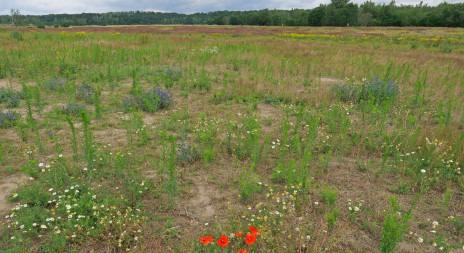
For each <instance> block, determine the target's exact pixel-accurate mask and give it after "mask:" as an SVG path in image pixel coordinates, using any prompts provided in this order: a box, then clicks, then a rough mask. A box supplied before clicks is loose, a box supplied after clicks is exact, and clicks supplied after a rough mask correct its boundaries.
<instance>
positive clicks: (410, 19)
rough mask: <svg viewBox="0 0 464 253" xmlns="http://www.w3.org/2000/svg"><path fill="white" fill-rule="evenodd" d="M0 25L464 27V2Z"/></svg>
mask: <svg viewBox="0 0 464 253" xmlns="http://www.w3.org/2000/svg"><path fill="white" fill-rule="evenodd" d="M0 23H2V24H13V25H15V26H22V25H35V26H38V27H44V26H55V27H59V26H62V27H67V26H84V25H102V26H105V25H149V24H167V25H168V24H169V25H172V24H184V25H196V24H198V25H205V24H207V25H259V26H428V27H433V26H438V27H464V3H455V4H450V3H446V2H443V3H441V4H439V5H437V6H428V5H427V4H423V3H422V2H421V3H420V4H418V5H415V6H413V5H396V4H395V1H392V2H390V3H389V4H376V3H374V2H372V1H366V2H364V3H363V4H361V5H358V4H355V3H351V2H350V1H349V0H332V1H331V3H330V4H326V5H324V4H321V5H320V6H319V7H316V8H314V9H309V10H305V9H292V10H277V9H274V10H269V9H263V10H253V11H213V12H206V13H193V14H180V13H163V12H148V11H125V12H108V13H82V14H47V15H20V13H19V10H11V15H2V16H0Z"/></svg>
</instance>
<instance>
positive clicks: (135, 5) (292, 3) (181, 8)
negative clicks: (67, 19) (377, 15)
mask: <svg viewBox="0 0 464 253" xmlns="http://www.w3.org/2000/svg"><path fill="white" fill-rule="evenodd" d="M352 2H354V3H357V4H361V3H363V2H365V0H352ZM374 2H376V3H389V2H390V0H374ZM419 2H420V1H415V0H397V1H396V4H414V5H415V4H418V3H419ZM423 2H424V4H428V5H437V4H439V3H441V2H443V0H424V1H423ZM446 2H448V3H457V2H462V0H446ZM327 3H330V0H235V1H224V0H171V1H163V0H0V14H3V15H5V14H9V13H10V10H11V9H19V11H20V12H21V14H30V15H40V14H50V13H54V14H58V13H82V12H91V13H95V12H110V11H133V10H140V11H162V12H178V13H187V14H190V13H194V12H208V11H216V10H261V9H265V8H268V9H291V8H300V9H311V8H314V7H317V6H319V4H327Z"/></svg>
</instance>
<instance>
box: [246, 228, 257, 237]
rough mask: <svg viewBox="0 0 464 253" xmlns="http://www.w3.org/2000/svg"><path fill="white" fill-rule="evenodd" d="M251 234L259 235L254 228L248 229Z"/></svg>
mask: <svg viewBox="0 0 464 253" xmlns="http://www.w3.org/2000/svg"><path fill="white" fill-rule="evenodd" d="M248 229H249V230H250V232H251V233H252V234H255V235H259V230H258V229H256V228H255V227H249V228H248Z"/></svg>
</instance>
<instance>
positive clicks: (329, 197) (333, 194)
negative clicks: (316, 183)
mask: <svg viewBox="0 0 464 253" xmlns="http://www.w3.org/2000/svg"><path fill="white" fill-rule="evenodd" d="M319 194H321V196H322V201H324V202H325V203H327V204H328V205H329V206H330V207H331V208H333V207H334V205H335V202H336V201H337V199H338V194H337V190H331V189H329V188H328V187H327V186H326V187H324V188H323V189H322V190H321V191H320V192H319Z"/></svg>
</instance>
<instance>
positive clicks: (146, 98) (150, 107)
mask: <svg viewBox="0 0 464 253" xmlns="http://www.w3.org/2000/svg"><path fill="white" fill-rule="evenodd" d="M172 103H173V98H172V94H171V92H170V91H168V90H162V89H150V90H148V91H146V92H145V91H141V92H139V93H136V94H134V95H132V96H131V97H127V98H124V99H123V101H122V110H123V111H125V112H127V111H129V109H130V108H131V107H132V108H136V109H141V110H143V111H147V112H154V111H156V110H158V109H164V108H168V107H169V106H170V105H171V104H172Z"/></svg>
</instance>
